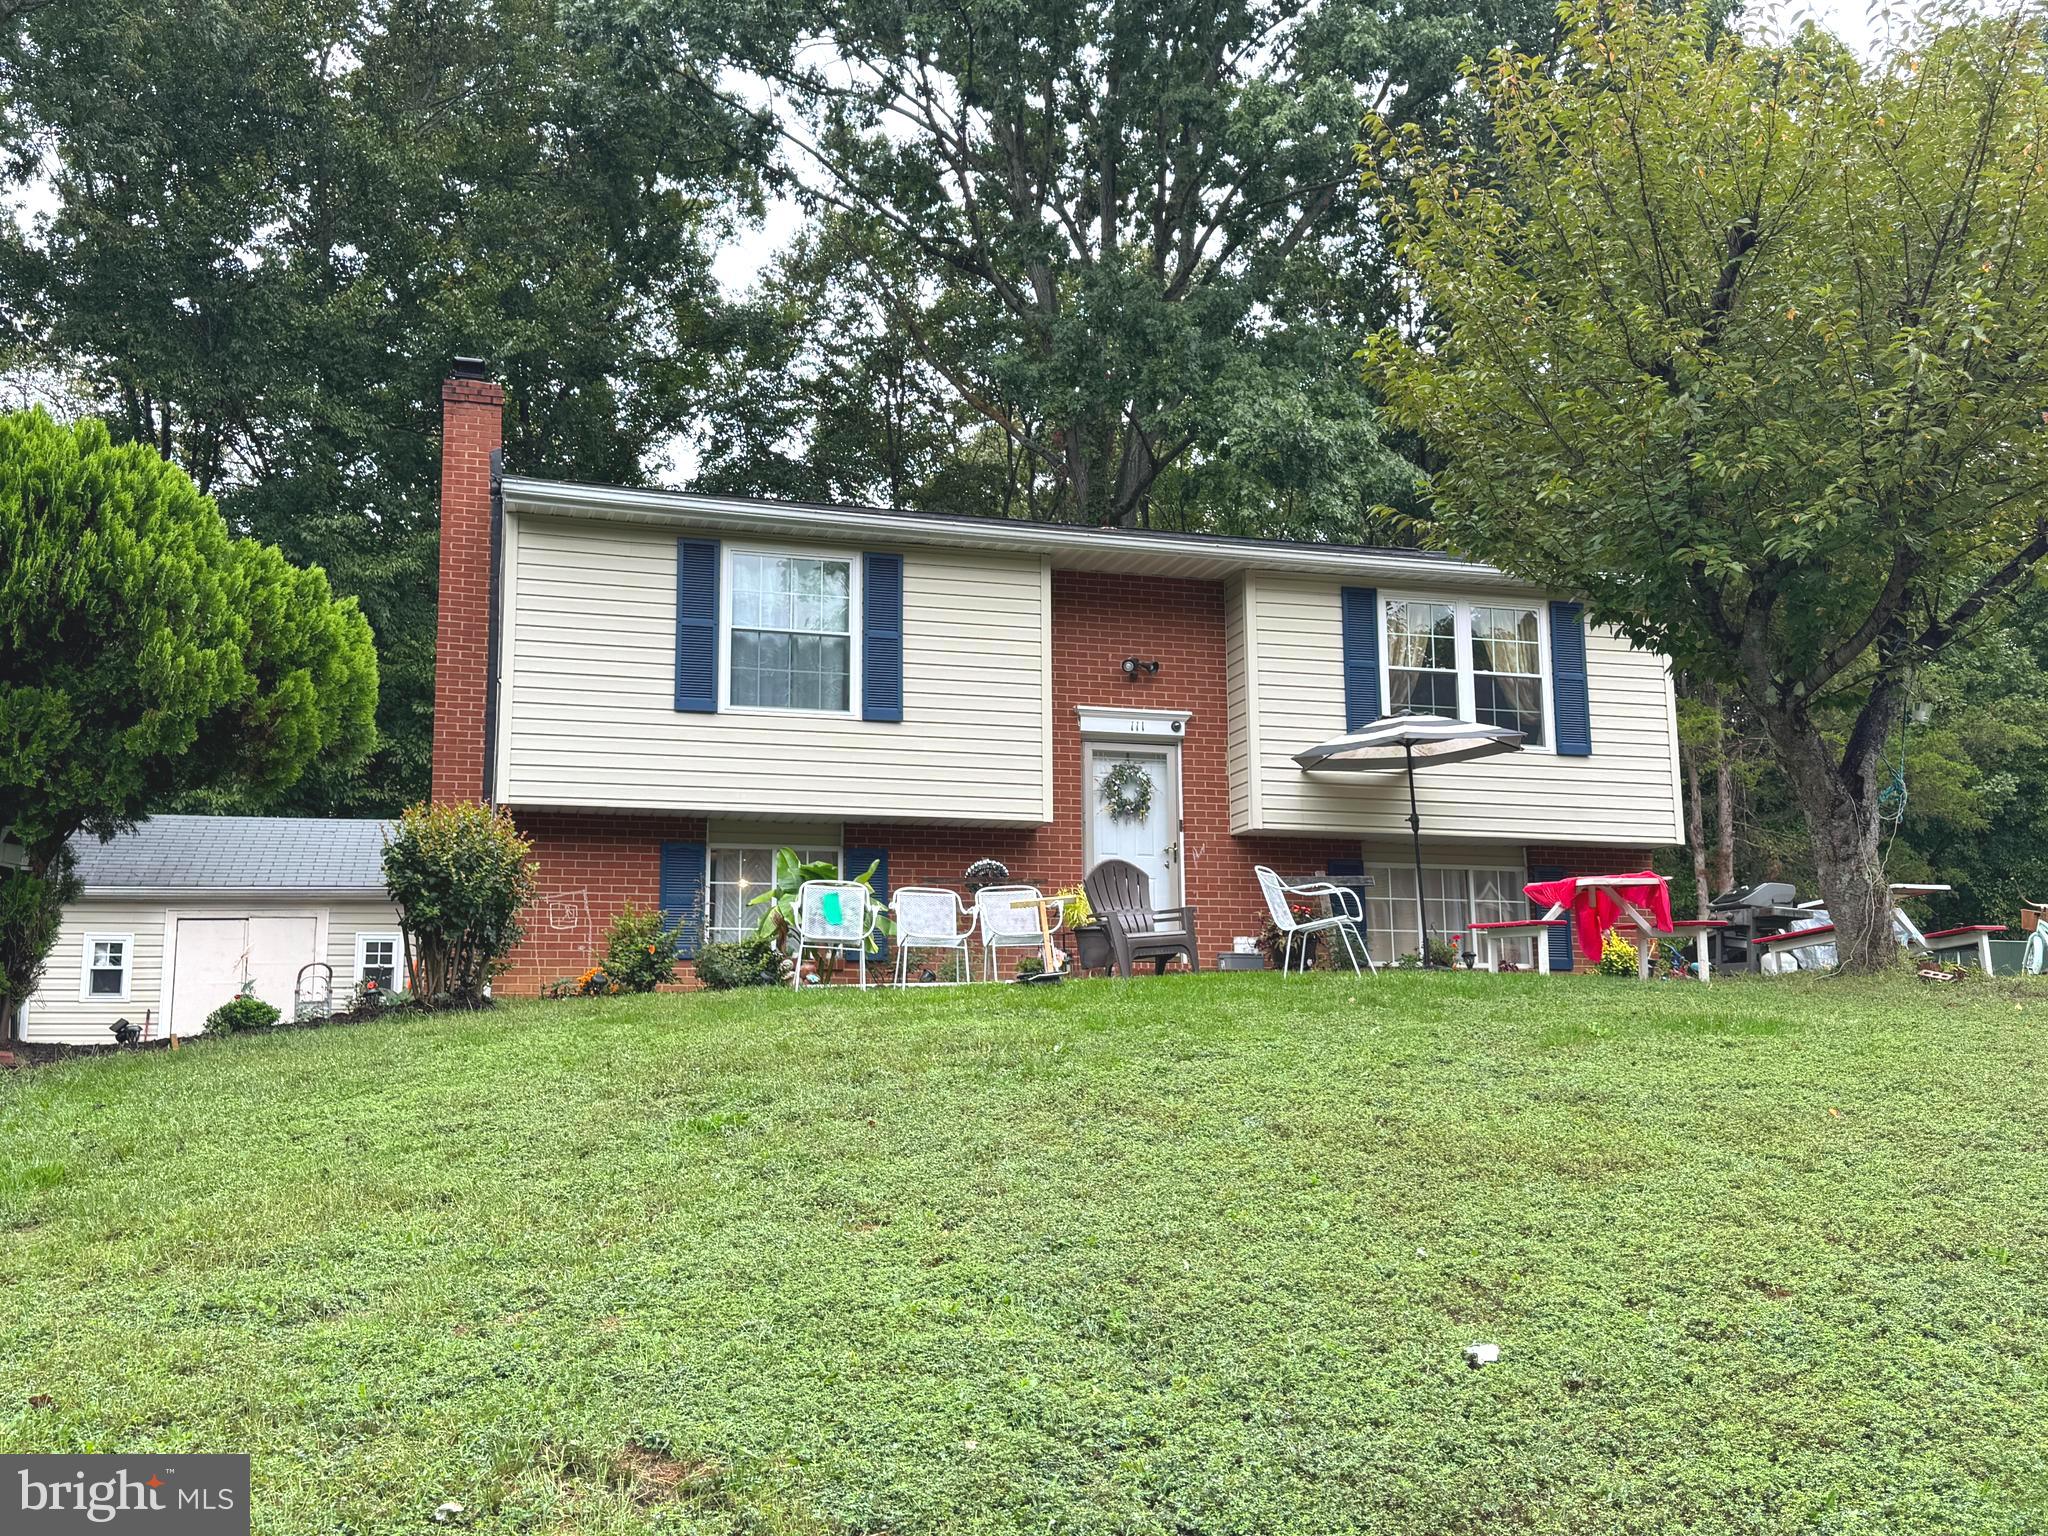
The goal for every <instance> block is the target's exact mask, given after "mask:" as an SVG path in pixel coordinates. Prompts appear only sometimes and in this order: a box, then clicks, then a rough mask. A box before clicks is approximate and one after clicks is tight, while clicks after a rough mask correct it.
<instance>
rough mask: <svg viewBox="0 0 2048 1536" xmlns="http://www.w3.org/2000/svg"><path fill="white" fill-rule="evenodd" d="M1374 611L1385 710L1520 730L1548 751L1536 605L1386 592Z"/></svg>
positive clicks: (1545, 636)
mask: <svg viewBox="0 0 2048 1536" xmlns="http://www.w3.org/2000/svg"><path fill="white" fill-rule="evenodd" d="M1380 610H1381V619H1380V690H1381V692H1380V696H1381V698H1382V699H1383V700H1385V708H1386V713H1387V714H1389V715H1442V716H1444V717H1445V718H1447V719H1451V720H1476V721H1478V722H1479V723H1481V724H1483V725H1504V726H1506V727H1507V728H1508V729H1509V730H1515V731H1520V732H1521V733H1522V736H1523V742H1522V746H1523V749H1524V750H1525V751H1526V750H1529V749H1531V748H1533V749H1535V750H1537V751H1549V750H1551V732H1550V723H1549V722H1550V713H1551V705H1550V620H1549V613H1548V610H1547V609H1546V608H1545V606H1544V605H1543V604H1542V603H1539V602H1525V601H1520V600H1513V599H1507V598H1489V599H1487V600H1485V601H1472V600H1468V599H1463V598H1457V599H1453V598H1441V597H1408V596H1402V595H1390V596H1387V597H1384V598H1383V599H1382V600H1381V604H1380ZM1411 883H1412V880H1411Z"/></svg>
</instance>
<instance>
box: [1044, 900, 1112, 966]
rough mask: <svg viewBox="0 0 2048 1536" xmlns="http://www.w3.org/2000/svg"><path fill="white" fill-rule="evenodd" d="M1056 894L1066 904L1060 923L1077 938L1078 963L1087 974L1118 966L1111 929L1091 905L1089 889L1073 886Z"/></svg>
mask: <svg viewBox="0 0 2048 1536" xmlns="http://www.w3.org/2000/svg"><path fill="white" fill-rule="evenodd" d="M1053 894H1054V895H1055V896H1057V897H1058V898H1059V899H1060V901H1061V902H1062V903H1063V904H1064V905H1063V907H1062V910H1061V913H1060V921H1061V923H1062V924H1063V925H1064V927H1065V928H1066V930H1067V931H1068V932H1069V933H1071V934H1072V935H1073V936H1074V957H1075V963H1076V964H1077V965H1078V966H1079V967H1080V968H1081V969H1082V970H1084V971H1106V970H1109V969H1111V968H1112V967H1113V966H1114V965H1115V964H1116V953H1115V951H1114V950H1112V949H1111V948H1110V943H1109V925H1108V924H1107V923H1105V922H1103V921H1102V920H1101V919H1100V918H1098V917H1097V916H1096V915H1095V909H1094V908H1093V907H1091V906H1089V905H1088V892H1087V891H1086V889H1084V888H1083V887H1081V886H1078V885H1070V886H1068V887H1067V888H1066V889H1065V890H1063V891H1055V892H1054V893H1053Z"/></svg>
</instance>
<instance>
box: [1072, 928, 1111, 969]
mask: <svg viewBox="0 0 2048 1536" xmlns="http://www.w3.org/2000/svg"><path fill="white" fill-rule="evenodd" d="M1073 934H1074V951H1075V953H1074V958H1075V961H1076V962H1077V963H1078V964H1079V965H1080V967H1081V969H1082V970H1084V971H1106V970H1108V969H1109V968H1110V967H1111V966H1113V965H1115V964H1116V953H1115V951H1113V950H1112V949H1111V948H1110V947H1109V930H1108V929H1107V928H1105V927H1104V926H1103V925H1102V924H1101V923H1082V924H1081V925H1080V926H1079V927H1077V928H1075V929H1074V930H1073Z"/></svg>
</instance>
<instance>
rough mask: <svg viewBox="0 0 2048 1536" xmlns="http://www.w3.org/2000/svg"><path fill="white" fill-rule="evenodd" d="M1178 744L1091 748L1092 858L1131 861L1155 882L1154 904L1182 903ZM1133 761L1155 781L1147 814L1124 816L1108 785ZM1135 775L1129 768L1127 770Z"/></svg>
mask: <svg viewBox="0 0 2048 1536" xmlns="http://www.w3.org/2000/svg"><path fill="white" fill-rule="evenodd" d="M1177 752H1178V748H1173V747H1162V748H1150V747H1133V748H1129V749H1126V748H1122V747H1091V748H1089V751H1088V802H1089V805H1088V831H1089V838H1088V844H1089V846H1088V858H1089V865H1090V867H1091V868H1092V867H1093V866H1094V865H1096V864H1099V863H1101V862H1102V860H1104V859H1127V860H1129V861H1130V862H1131V863H1133V864H1135V865H1137V866H1138V868H1140V869H1142V870H1144V871H1145V873H1146V875H1148V876H1149V877H1150V878H1151V881H1152V905H1153V906H1154V907H1155V908H1158V907H1177V906H1179V905H1180V895H1179V890H1180V803H1179V802H1180V790H1179V786H1178V785H1177V784H1176V783H1175V782H1174V770H1175V769H1176V768H1177V767H1178V766H1179V764H1178V761H1177V758H1176V753H1177ZM1123 763H1128V764H1130V765H1131V766H1132V768H1133V769H1135V770H1136V771H1137V772H1138V773H1142V774H1143V775H1144V776H1145V778H1146V779H1147V780H1149V781H1150V783H1151V785H1152V794H1151V798H1150V802H1149V803H1148V804H1147V805H1146V807H1145V810H1144V813H1143V814H1142V815H1131V814H1124V815H1118V814H1117V813H1116V812H1115V810H1113V809H1112V806H1111V803H1110V799H1109V798H1108V797H1107V796H1106V795H1105V793H1104V789H1105V785H1106V782H1107V781H1108V780H1109V778H1110V776H1111V775H1112V774H1113V773H1115V772H1117V769H1118V765H1119V764H1123ZM1124 777H1125V778H1127V779H1128V778H1129V777H1130V773H1129V770H1126V771H1125V773H1124Z"/></svg>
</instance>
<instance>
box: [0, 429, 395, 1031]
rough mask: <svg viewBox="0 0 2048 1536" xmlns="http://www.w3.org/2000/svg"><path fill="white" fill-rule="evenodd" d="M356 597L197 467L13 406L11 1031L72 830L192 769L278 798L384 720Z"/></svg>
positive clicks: (5, 901)
mask: <svg viewBox="0 0 2048 1536" xmlns="http://www.w3.org/2000/svg"><path fill="white" fill-rule="evenodd" d="M376 709H377V657H376V651H375V649H374V647H373V646H372V643H371V638H370V626H369V624H368V623H367V622H366V621H365V620H364V618H363V616H362V613H361V612H360V611H359V610H358V608H357V606H356V604H355V602H354V600H353V599H349V598H342V599H337V598H335V597H334V595H333V593H332V592H331V590H330V589H329V587H328V584H327V577H326V575H325V574H324V573H322V572H321V571H318V570H302V569H300V568H298V567H296V566H293V565H291V564H290V563H289V562H287V561H286V560H285V558H284V556H283V555H282V554H280V553H279V552H278V550H277V549H276V548H275V547H274V546H271V545H266V544H260V543H257V542H256V541H254V540H252V539H238V538H235V537H234V536H233V535H232V534H231V533H230V532H229V530H228V526H227V524H226V523H225V522H224V521H223V520H222V518H221V515H220V513H219V512H218V511H217V510H216V509H215V507H214V504H213V502H212V501H211V500H209V499H208V498H207V497H206V496H204V495H202V494H201V493H200V491H199V490H198V488H197V487H196V486H194V485H193V483H192V481H191V479H190V477H189V476H187V475H186V474H185V473H184V471H182V470H180V469H178V468H176V467H175V466H173V465H170V464H167V463H165V462H164V461H163V459H162V458H161V457H160V456H159V455H158V454H157V452H156V450H155V449H153V448H150V447H147V446H144V445H142V444H139V443H135V444H127V445H115V444H114V443H112V442H110V441H109V439H108V435H107V431H106V428H105V427H104V426H103V425H102V424H101V423H100V422H98V421H87V422H85V423H84V424H82V425H80V426H78V427H76V428H66V427H61V426H59V425H58V424H57V423H56V422H54V421H52V420H51V419H50V417H49V416H47V415H45V414H44V413H43V412H41V411H29V412H21V413H17V414H14V415H9V416H0V832H6V833H7V834H8V835H9V836H11V838H12V839H13V840H14V841H16V842H18V843H20V844H21V845H22V846H23V847H24V848H25V849H26V850H27V855H28V863H27V868H26V869H25V870H19V871H14V872H0V882H4V883H5V884H6V885H7V886H8V887H10V888H12V889H9V890H8V891H6V892H5V893H4V894H0V924H5V925H7V931H6V932H4V933H0V957H4V959H5V961H6V963H7V967H8V969H7V970H6V972H5V973H4V974H0V1039H5V1038H7V1036H8V1034H9V1032H10V1031H11V1028H12V1018H13V1015H14V1013H15V1012H16V1011H17V1008H18V1005H19V1003H20V1001H21V999H22V998H24V997H25V996H27V995H28V993H29V992H30V991H32V990H33V989H34V986H35V980H36V975H37V974H38V973H39V972H40V970H41V967H42V963H43V959H44V957H45V956H46V955H47V953H48V950H49V945H50V942H51V941H52V940H54V938H55V936H56V929H55V922H54V919H55V909H56V908H57V907H58V906H59V905H61V903H62V901H63V900H64V898H65V897H66V895H67V894H69V891H70V889H71V887H70V884H69V868H70V866H69V857H68V852H67V847H66V845H67V843H68V842H69V840H70V838H71V837H72V836H73V835H74V834H76V833H79V832H90V833H94V834H96V835H98V836H101V837H111V836H112V835H113V834H114V833H116V832H119V831H121V830H123V829H125V828H127V827H131V826H133V825H134V824H135V823H136V822H138V821H140V820H141V819H142V818H143V817H145V816H147V815H148V814H149V813H150V812H151V811H152V810H154V809H156V808H158V807H160V806H162V805H163V804H165V803H166V802H167V801H170V800H172V799H175V798H176V797H178V796H179V795H182V794H185V793H189V792H191V791H195V790H220V789H226V788H235V789H239V790H241V791H243V792H245V793H246V794H248V795H249V796H250V797H251V798H252V799H255V800H257V801H263V800H269V799H274V798H275V797H276V796H277V795H279V794H280V793H281V792H282V791H284V790H285V789H287V788H289V787H290V786H291V785H292V784H293V783H294V782H295V781H296V780H297V779H298V777H299V776H300V775H301V774H302V773H304V772H305V771H306V769H307V768H308V767H310V766H311V765H312V764H313V763H315V762H316V761H319V760H320V759H322V758H323V757H324V758H332V759H337V760H340V761H342V762H347V761H349V760H352V759H360V758H362V757H363V756H364V754H366V753H367V752H368V751H369V750H370V748H371V746H372V744H373V743H374V741H375V738H376V726H375V719H376Z"/></svg>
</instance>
